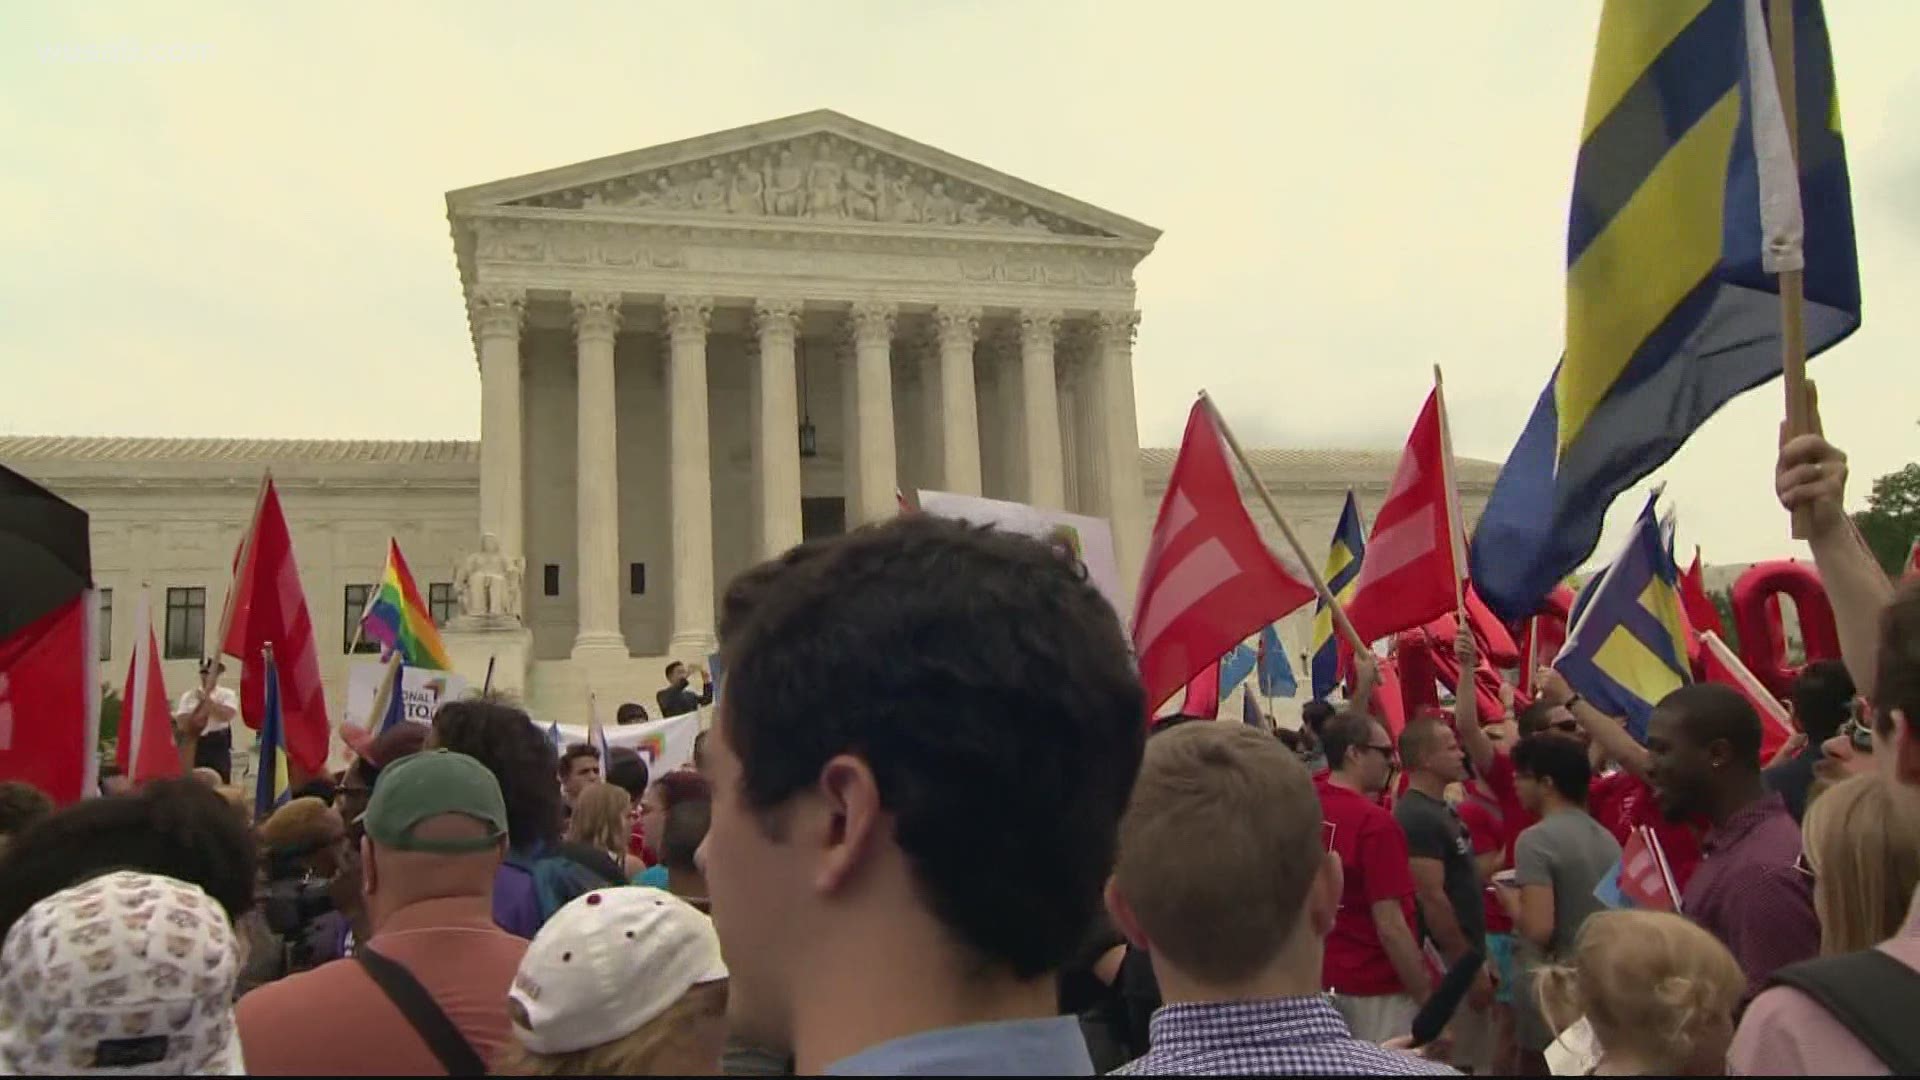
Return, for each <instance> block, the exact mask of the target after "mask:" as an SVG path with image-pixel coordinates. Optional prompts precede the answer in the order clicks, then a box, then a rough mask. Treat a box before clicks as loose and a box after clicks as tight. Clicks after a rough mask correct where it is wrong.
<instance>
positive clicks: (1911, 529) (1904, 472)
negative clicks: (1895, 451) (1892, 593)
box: [1853, 462, 1920, 578]
mask: <svg viewBox="0 0 1920 1080" xmlns="http://www.w3.org/2000/svg"><path fill="white" fill-rule="evenodd" d="M1853 523H1854V525H1855V526H1857V527H1858V528H1859V530H1860V535H1861V536H1863V537H1866V540H1867V546H1868V547H1870V548H1872V549H1873V555H1874V558H1876V559H1879V560H1880V565H1881V567H1883V568H1884V569H1885V570H1886V571H1887V573H1889V574H1891V575H1893V576H1894V577H1896V578H1897V577H1899V576H1900V575H1901V574H1902V573H1903V572H1905V567H1906V562H1907V552H1908V551H1909V550H1911V549H1912V546H1913V538H1914V537H1915V536H1920V462H1909V463H1907V465H1906V467H1904V468H1902V469H1901V470H1900V471H1899V472H1890V473H1888V474H1887V475H1885V476H1882V477H1880V478H1879V479H1878V480H1875V481H1874V482H1873V491H1872V492H1871V493H1869V494H1868V495H1867V508H1866V509H1865V510H1862V511H1860V512H1859V513H1857V514H1855V515H1853Z"/></svg>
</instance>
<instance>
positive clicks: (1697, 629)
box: [1680, 548, 1727, 637]
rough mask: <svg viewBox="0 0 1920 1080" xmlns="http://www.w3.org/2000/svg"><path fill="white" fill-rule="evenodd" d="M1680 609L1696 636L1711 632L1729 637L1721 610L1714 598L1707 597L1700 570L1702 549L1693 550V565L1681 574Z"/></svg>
mask: <svg viewBox="0 0 1920 1080" xmlns="http://www.w3.org/2000/svg"><path fill="white" fill-rule="evenodd" d="M1680 608H1681V610H1682V611H1684V612H1685V613H1686V616H1687V625H1689V626H1691V627H1693V632H1694V633H1696V634H1704V633H1706V632H1707V631H1709V630H1711V631H1713V632H1714V633H1716V634H1719V635H1720V636H1721V637H1726V636H1727V628H1726V627H1725V626H1722V625H1721V624H1720V609H1719V608H1717V607H1714V606H1713V598H1712V597H1710V596H1708V595H1707V585H1706V578H1705V577H1704V576H1703V575H1702V573H1701V570H1700V549H1699V548H1694V549H1693V565H1692V566H1689V567H1687V568H1686V570H1685V571H1683V572H1682V573H1681V574H1680Z"/></svg>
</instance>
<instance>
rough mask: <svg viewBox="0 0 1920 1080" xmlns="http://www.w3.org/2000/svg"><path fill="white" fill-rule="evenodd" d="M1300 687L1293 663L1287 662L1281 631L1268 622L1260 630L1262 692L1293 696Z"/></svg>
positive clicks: (1268, 694)
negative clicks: (1281, 641) (1295, 677)
mask: <svg viewBox="0 0 1920 1080" xmlns="http://www.w3.org/2000/svg"><path fill="white" fill-rule="evenodd" d="M1299 689H1300V684H1299V683H1297V682H1295V681H1294V678H1293V665H1291V664H1289V663H1287V650H1286V648H1285V647H1284V646H1282V645H1281V644H1280V632H1279V631H1277V630H1275V629H1274V628H1273V624H1272V623H1268V624H1267V625H1266V626H1265V627H1263V628H1262V629H1261V631H1260V693H1261V694H1262V695H1264V696H1266V697H1292V696H1293V695H1294V694H1295V693H1296V692H1298V691H1299Z"/></svg>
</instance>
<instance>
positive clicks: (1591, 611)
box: [1553, 492, 1692, 742]
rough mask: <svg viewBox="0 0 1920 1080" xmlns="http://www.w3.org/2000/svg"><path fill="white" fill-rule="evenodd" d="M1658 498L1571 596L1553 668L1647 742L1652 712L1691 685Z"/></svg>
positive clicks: (1656, 495)
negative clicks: (1566, 625)
mask: <svg viewBox="0 0 1920 1080" xmlns="http://www.w3.org/2000/svg"><path fill="white" fill-rule="evenodd" d="M1658 498H1659V492H1654V493H1653V494H1652V495H1650V496H1648V497H1647V505H1646V508H1645V509H1644V510H1642V511H1641V512H1640V517H1639V519H1638V520H1637V521H1635V523H1634V527H1633V531H1632V532H1630V533H1629V534H1628V535H1627V539H1626V542H1625V543H1624V544H1623V545H1622V546H1621V550H1620V553H1619V555H1618V556H1616V557H1615V558H1614V560H1613V562H1612V563H1611V564H1609V565H1608V566H1607V568H1606V570H1605V571H1603V572H1602V573H1600V574H1598V575H1596V576H1595V578H1594V580H1593V581H1591V582H1589V583H1588V584H1587V587H1586V588H1585V589H1583V590H1582V591H1581V593H1580V596H1579V597H1578V598H1576V600H1575V603H1574V607H1575V611H1574V615H1573V618H1572V625H1571V626H1570V627H1569V628H1568V630H1567V642H1566V644H1565V645H1564V646H1562V647H1561V649H1560V655H1559V656H1558V657H1557V658H1556V659H1555V660H1554V664H1553V666H1554V667H1555V668H1557V669H1558V670H1559V672H1560V673H1561V674H1562V675H1564V676H1566V679H1567V685H1569V686H1571V687H1572V688H1573V689H1574V691H1575V692H1576V693H1578V694H1580V695H1581V696H1583V697H1585V698H1586V699H1587V700H1588V701H1591V702H1592V703H1593V705H1594V707H1595V708H1597V709H1599V710H1600V711H1601V712H1603V713H1606V714H1607V715H1609V716H1618V717H1622V718H1624V719H1625V721H1626V725H1627V730H1628V731H1630V732H1632V733H1633V736H1634V738H1636V739H1639V740H1641V741H1643V742H1644V741H1645V740H1646V737H1647V721H1648V719H1649V718H1650V717H1651V716H1652V714H1653V707H1654V706H1655V705H1656V704H1658V703H1659V701H1660V699H1661V698H1663V697H1666V696H1667V694H1669V693H1671V692H1672V691H1674V690H1677V689H1679V688H1680V687H1681V686H1683V685H1685V684H1686V683H1688V682H1690V681H1692V676H1691V672H1690V671H1689V670H1688V666H1687V631H1686V622H1685V616H1683V615H1682V614H1681V611H1680V590H1679V576H1680V572H1679V569H1678V568H1677V567H1675V566H1674V564H1673V549H1672V547H1671V545H1670V544H1669V543H1668V540H1667V537H1668V533H1667V531H1666V529H1664V528H1663V527H1662V525H1661V523H1660V521H1659V520H1658V518H1657V517H1656V516H1655V513H1654V511H1655V502H1656V500H1658Z"/></svg>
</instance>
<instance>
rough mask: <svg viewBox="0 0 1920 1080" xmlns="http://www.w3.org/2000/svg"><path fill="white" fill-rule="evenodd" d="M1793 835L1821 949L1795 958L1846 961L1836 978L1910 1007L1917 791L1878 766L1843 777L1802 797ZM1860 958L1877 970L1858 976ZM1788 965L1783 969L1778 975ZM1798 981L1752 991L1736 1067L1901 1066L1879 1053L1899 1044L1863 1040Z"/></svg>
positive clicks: (1919, 955)
mask: <svg viewBox="0 0 1920 1080" xmlns="http://www.w3.org/2000/svg"><path fill="white" fill-rule="evenodd" d="M1802 835H1803V837H1804V842H1805V845H1806V854H1805V855H1803V856H1802V864H1803V866H1804V868H1805V871H1806V872H1807V873H1809V874H1811V875H1812V876H1813V909H1814V911H1816V912H1817V913H1818V914H1819V916H1820V955H1821V956H1822V957H1823V959H1820V960H1813V961H1809V962H1808V963H1807V964H1805V965H1803V966H1802V967H1803V968H1818V967H1821V966H1822V965H1828V964H1835V963H1840V964H1851V965H1854V967H1852V968H1851V969H1850V970H1849V971H1848V973H1847V974H1845V975H1841V976H1838V977H1839V978H1841V979H1843V980H1845V981H1849V982H1851V983H1852V984H1853V985H1854V986H1855V988H1856V990H1857V991H1858V992H1859V993H1860V994H1861V995H1864V996H1865V997H1866V998H1868V999H1869V1000H1872V999H1876V998H1877V999H1878V1000H1880V1001H1882V1002H1884V1003H1887V1004H1889V1005H1890V1006H1891V1008H1892V1009H1893V1011H1894V1015H1895V1017H1899V1016H1902V1015H1911V1008H1912V1005H1913V998H1914V987H1916V986H1920V924H1916V923H1915V921H1914V918H1913V912H1914V911H1915V910H1920V908H1916V907H1909V903H1910V901H1914V897H1915V888H1916V886H1920V790H1916V789H1915V788H1914V787H1913V786H1912V785H1909V784H1902V783H1900V782H1899V781H1897V780H1894V779H1891V778H1889V777H1888V776H1886V775H1885V774H1883V773H1881V772H1878V771H1876V772H1871V773H1864V774H1861V775H1857V776H1853V777H1850V778H1848V779H1846V780H1843V781H1841V782H1840V783H1838V784H1835V785H1834V786H1833V787H1831V788H1828V789H1827V790H1826V791H1824V792H1822V793H1821V794H1820V795H1819V796H1818V797H1816V798H1815V799H1814V800H1813V801H1812V802H1811V803H1809V804H1807V818H1806V823H1805V826H1804V828H1803V829H1802ZM1914 902H1915V903H1920V901H1914ZM1829 958H1830V959H1829ZM1869 961H1877V962H1878V966H1879V967H1880V968H1881V969H1882V970H1881V971H1880V972H1879V973H1878V975H1877V976H1875V977H1874V978H1873V979H1872V981H1869V980H1868V979H1867V978H1864V977H1863V975H1864V974H1865V972H1866V971H1867V970H1869V969H1866V968H1864V967H1861V966H1859V965H1861V964H1862V963H1863V962H1869ZM1794 972H1795V969H1792V968H1789V969H1787V970H1786V973H1785V974H1786V975H1788V976H1789V977H1791V976H1793V975H1794ZM1806 985H1807V984H1805V983H1799V982H1795V983H1789V984H1788V985H1777V986H1774V987H1771V988H1770V989H1767V990H1765V991H1763V992H1762V993H1761V994H1760V996H1759V997H1756V998H1754V999H1753V1004H1752V1005H1751V1006H1749V1007H1748V1008H1747V1014H1746V1016H1744V1017H1742V1018H1741V1020H1740V1031H1739V1032H1738V1034H1737V1035H1736V1036H1735V1038H1734V1042H1733V1054H1732V1061H1733V1065H1734V1068H1735V1070H1736V1071H1738V1072H1740V1073H1742V1074H1744V1075H1751V1076H1762V1075H1766V1076H1801V1075H1839V1074H1846V1075H1885V1074H1887V1073H1889V1072H1902V1073H1904V1072H1907V1071H1908V1070H1907V1069H1906V1068H1904V1067H1902V1068H1899V1069H1896V1068H1893V1067H1892V1066H1891V1065H1890V1064H1889V1062H1890V1061H1891V1060H1892V1059H1891V1058H1889V1057H1888V1056H1887V1054H1898V1053H1900V1052H1901V1047H1900V1046H1899V1045H1892V1046H1885V1047H1874V1046H1870V1045H1867V1044H1865V1043H1864V1042H1863V1038H1862V1037H1860V1036H1858V1034H1857V1033H1856V1032H1855V1031H1854V1030H1853V1029H1852V1028H1851V1026H1850V1025H1848V1024H1846V1023H1845V1022H1844V1021H1842V1020H1840V1019H1839V1018H1837V1017H1836V1016H1835V1015H1834V1014H1833V1013H1832V1012H1831V1011H1830V1010H1829V1009H1828V1008H1827V1007H1826V1006H1825V1005H1823V1004H1822V1003H1821V1002H1820V1001H1819V1000H1818V999H1817V998H1815V997H1813V996H1811V995H1809V994H1808V993H1807V989H1805V987H1806ZM1895 1023H1896V1028H1895V1030H1898V1029H1899V1028H1898V1023H1899V1022H1898V1020H1897V1019H1896V1021H1895ZM1908 1052H1909V1053H1910V1052H1911V1051H1910V1050H1909V1051H1908ZM1906 1064H1908V1062H1902V1065H1903V1066H1904V1065H1906Z"/></svg>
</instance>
